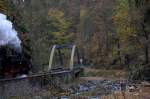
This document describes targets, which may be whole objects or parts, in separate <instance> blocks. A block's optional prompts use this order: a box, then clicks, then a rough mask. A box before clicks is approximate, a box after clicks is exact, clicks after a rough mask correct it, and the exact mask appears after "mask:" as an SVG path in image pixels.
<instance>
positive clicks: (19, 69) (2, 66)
mask: <svg viewBox="0 0 150 99" xmlns="http://www.w3.org/2000/svg"><path fill="white" fill-rule="evenodd" d="M30 69H31V63H30V60H29V59H28V58H26V57H25V53H24V52H17V51H16V50H14V49H13V48H11V47H8V46H0V78H13V77H16V76H19V75H22V74H28V73H29V70H30Z"/></svg>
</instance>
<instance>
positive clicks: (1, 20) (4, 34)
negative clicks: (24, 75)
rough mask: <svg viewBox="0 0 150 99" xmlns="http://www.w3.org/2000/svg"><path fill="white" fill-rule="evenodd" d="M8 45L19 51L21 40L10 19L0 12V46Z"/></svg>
mask: <svg viewBox="0 0 150 99" xmlns="http://www.w3.org/2000/svg"><path fill="white" fill-rule="evenodd" d="M3 45H10V46H12V47H13V48H15V49H17V50H18V51H21V40H20V39H19V37H18V33H17V31H16V30H15V29H14V28H13V24H12V22H11V21H9V20H7V17H6V15H4V14H2V13H0V46H3Z"/></svg>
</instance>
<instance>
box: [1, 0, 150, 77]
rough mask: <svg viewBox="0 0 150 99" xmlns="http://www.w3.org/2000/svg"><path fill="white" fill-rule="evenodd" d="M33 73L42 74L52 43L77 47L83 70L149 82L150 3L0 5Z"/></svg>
mask: <svg viewBox="0 0 150 99" xmlns="http://www.w3.org/2000/svg"><path fill="white" fill-rule="evenodd" d="M0 13H3V14H5V15H7V16H8V19H9V20H11V21H12V22H13V24H14V28H15V29H16V30H17V31H18V33H19V34H18V35H19V38H20V39H21V41H22V43H21V44H22V47H23V51H24V52H25V53H26V57H28V58H29V59H30V61H31V63H32V66H33V67H32V71H33V72H38V71H42V70H44V69H45V68H46V67H44V66H46V65H48V61H49V53H50V48H51V46H52V45H54V44H76V45H77V46H78V48H79V51H80V55H81V56H82V58H83V62H84V65H85V66H92V67H93V68H97V69H101V68H103V69H125V70H127V71H128V72H129V78H130V79H135V80H137V79H150V74H149V72H150V0H0Z"/></svg>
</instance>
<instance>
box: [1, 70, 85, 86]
mask: <svg viewBox="0 0 150 99" xmlns="http://www.w3.org/2000/svg"><path fill="white" fill-rule="evenodd" d="M82 70H83V69H82V68H74V69H73V70H70V69H64V68H60V67H59V68H54V69H52V70H51V71H50V72H43V73H38V74H32V75H28V76H26V77H15V78H6V79H0V83H1V82H7V81H15V80H22V79H30V78H36V77H43V76H53V75H61V74H67V73H70V74H72V73H74V75H75V74H77V73H79V72H81V71H82Z"/></svg>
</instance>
